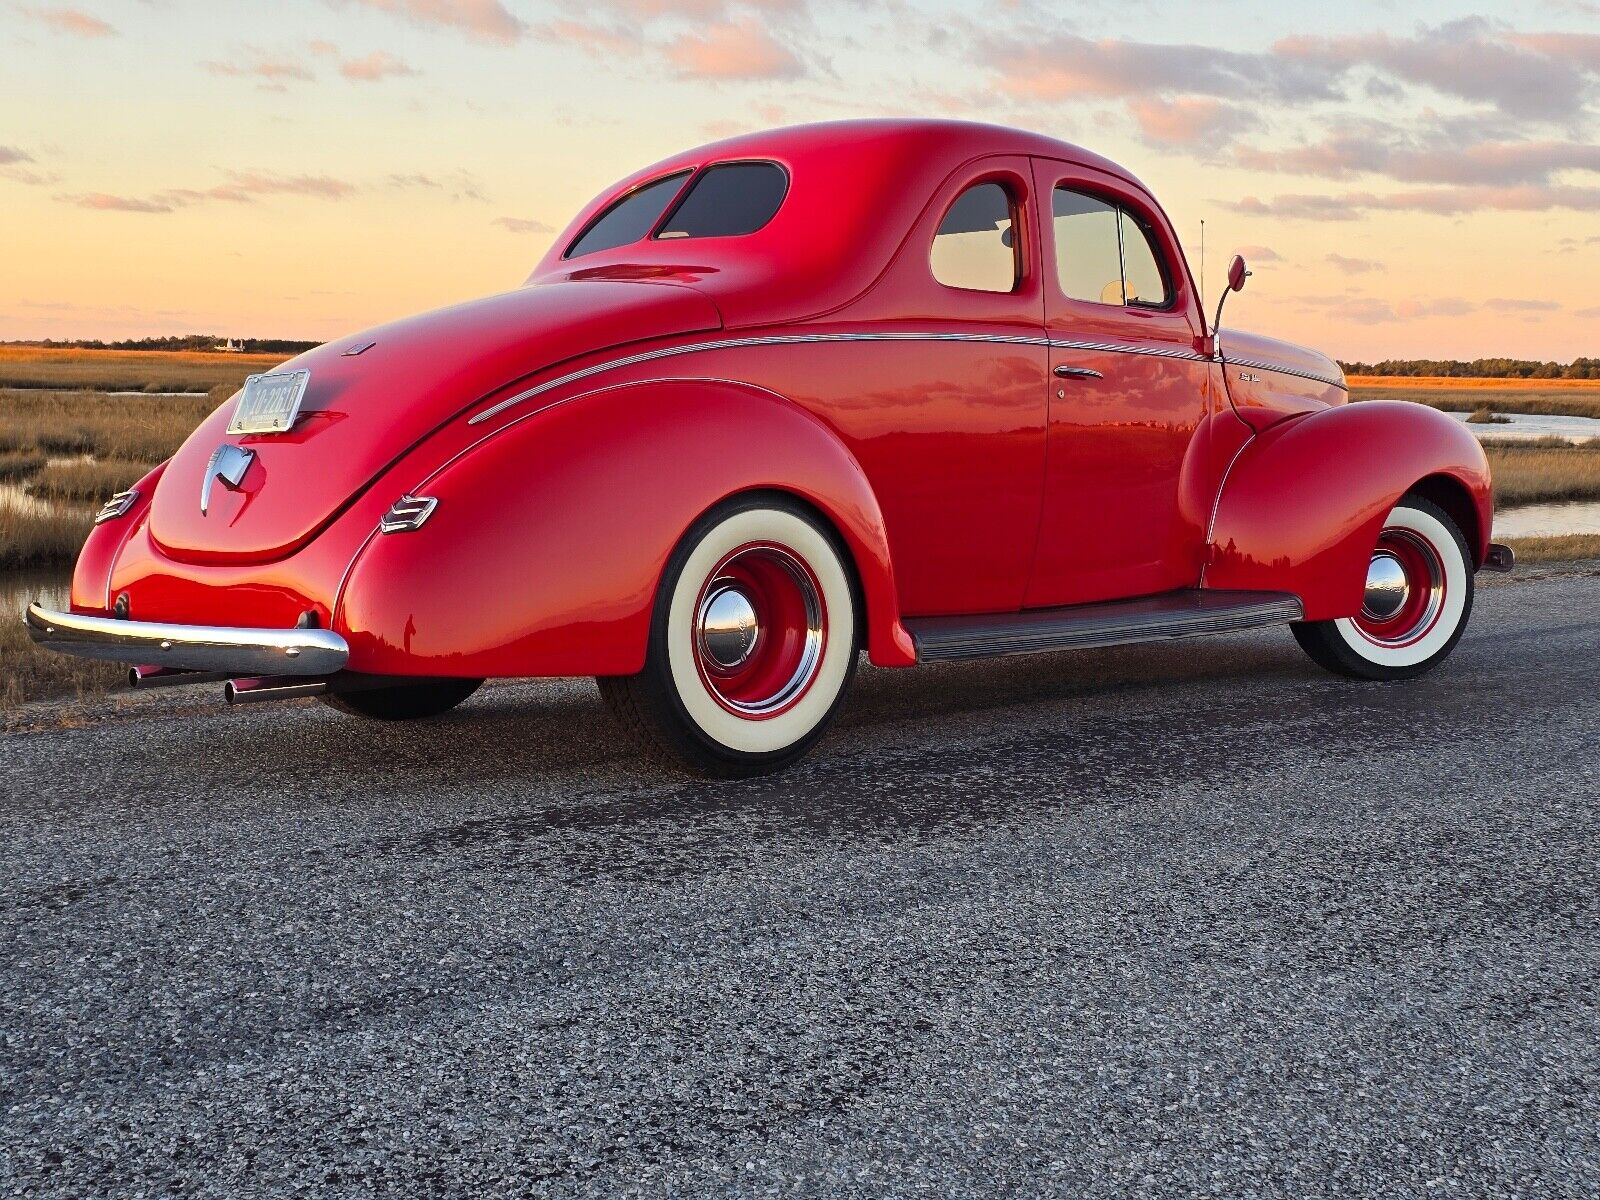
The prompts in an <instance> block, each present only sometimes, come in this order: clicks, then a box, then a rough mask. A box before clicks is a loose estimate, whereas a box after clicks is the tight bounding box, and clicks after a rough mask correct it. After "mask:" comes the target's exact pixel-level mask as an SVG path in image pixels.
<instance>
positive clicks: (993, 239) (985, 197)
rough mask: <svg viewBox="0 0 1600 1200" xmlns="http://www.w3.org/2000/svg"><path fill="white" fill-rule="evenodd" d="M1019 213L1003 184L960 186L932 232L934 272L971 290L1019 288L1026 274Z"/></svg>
mask: <svg viewBox="0 0 1600 1200" xmlns="http://www.w3.org/2000/svg"><path fill="white" fill-rule="evenodd" d="M1015 217H1016V204H1015V202H1014V201H1013V200H1012V198H1011V193H1010V192H1008V191H1007V190H1006V189H1005V186H1004V185H1002V184H998V183H979V184H974V185H973V186H972V187H969V188H968V189H967V190H966V191H964V192H962V193H961V195H959V196H957V197H956V202H955V203H954V204H952V205H951V206H950V210H949V211H948V212H946V213H945V215H944V220H943V221H941V222H939V232H938V233H936V234H934V236H933V248H932V250H931V252H930V253H929V265H930V266H931V267H932V269H933V277H934V278H935V279H937V280H938V281H939V282H940V283H942V284H944V285H945V286H946V287H953V288H965V289H966V290H967V291H972V292H1010V291H1015V290H1016V287H1017V283H1018V281H1019V280H1020V279H1021V277H1022V271H1021V265H1022V264H1021V260H1020V258H1019V257H1018V253H1017V239H1016V236H1015V234H1014V232H1013V229H1014V222H1015Z"/></svg>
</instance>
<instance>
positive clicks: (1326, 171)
mask: <svg viewBox="0 0 1600 1200" xmlns="http://www.w3.org/2000/svg"><path fill="white" fill-rule="evenodd" d="M1386 133H1388V134H1389V136H1390V137H1391V138H1392V137H1393V136H1394V135H1393V133H1392V131H1381V130H1377V129H1372V128H1368V127H1366V126H1365V125H1363V126H1360V127H1358V128H1356V129H1354V130H1352V131H1349V132H1344V133H1338V134H1335V135H1333V136H1332V137H1329V138H1327V139H1325V140H1323V141H1321V142H1316V143H1313V144H1311V145H1308V146H1298V147H1294V148H1292V149H1287V150H1260V149H1242V150H1240V151H1238V152H1237V154H1236V155H1235V160H1236V161H1237V162H1238V163H1239V165H1240V166H1243V167H1248V168H1251V169H1253V170H1263V171H1288V172H1292V173H1294V174H1299V175H1321V176H1324V177H1325V178H1329V179H1340V178H1344V177H1347V176H1349V175H1356V174H1365V173H1371V174H1382V175H1387V176H1389V177H1390V178H1391V179H1398V180H1400V181H1402V182H1405V183H1457V184H1486V185H1511V184H1521V183H1546V182H1548V181H1549V178H1550V176H1551V175H1553V174H1555V173H1556V172H1559V171H1600V145H1597V144H1595V143H1593V142H1564V141H1485V142H1475V143H1469V144H1466V145H1456V144H1440V145H1437V146H1430V147H1426V148H1420V149H1419V148H1416V147H1412V146H1405V145H1397V144H1394V141H1392V140H1389V141H1386V140H1385V134H1386Z"/></svg>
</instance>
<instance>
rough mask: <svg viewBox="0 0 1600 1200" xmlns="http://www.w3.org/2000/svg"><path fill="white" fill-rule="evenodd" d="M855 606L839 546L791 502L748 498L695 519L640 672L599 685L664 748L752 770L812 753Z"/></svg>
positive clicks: (635, 729) (715, 767)
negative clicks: (807, 751) (812, 746)
mask: <svg viewBox="0 0 1600 1200" xmlns="http://www.w3.org/2000/svg"><path fill="white" fill-rule="evenodd" d="M859 623H860V622H859V604H858V602H857V595H856V586H855V580H854V577H853V575H852V572H851V567H850V563H849V560H848V557H847V555H846V552H845V550H844V548H843V547H842V546H841V545H840V544H839V541H838V538H837V537H836V535H835V534H834V533H833V531H832V530H831V529H828V528H827V527H826V526H825V525H824V524H823V523H822V522H821V521H820V520H819V519H818V518H817V517H816V516H815V515H814V514H813V513H811V512H810V511H808V510H807V509H806V508H804V507H803V506H801V505H800V504H798V503H797V502H795V501H793V500H790V499H788V498H786V497H782V496H776V495H771V494H761V495H753V496H748V497H740V498H737V499H735V500H733V501H730V502H728V503H727V504H724V505H721V506H719V507H718V508H717V509H715V510H713V511H712V512H711V513H709V514H707V515H706V516H705V517H704V518H702V519H701V520H700V521H698V522H697V523H696V524H695V526H694V528H692V529H691V530H690V531H689V532H688V533H687V534H686V535H685V536H684V538H683V540H682V541H681V542H680V543H679V545H678V547H677V549H676V550H675V551H674V552H673V554H672V556H671V558H670V559H669V561H668V563H667V568H666V571H665V572H664V573H663V576H662V579H661V584H660V587H659V589H658V593H657V597H656V604H655V610H654V614H653V619H652V622H651V631H650V646H649V650H648V652H647V655H646V661H645V669H644V670H643V671H642V672H640V673H639V674H638V675H633V676H628V677H626V678H608V679H601V680H599V684H600V690H601V693H602V695H604V696H605V698H606V700H607V703H608V704H609V705H610V706H611V708H612V710H613V712H615V713H616V715H617V716H618V717H619V718H620V719H621V720H622V722H623V724H624V725H625V726H626V727H627V728H628V729H629V731H630V732H631V733H633V734H634V736H635V737H636V738H637V739H638V740H639V741H640V742H642V743H643V744H644V746H645V747H646V748H647V749H649V750H651V751H654V752H655V753H656V754H657V756H658V757H665V758H668V759H670V760H672V761H674V762H675V763H676V764H678V765H680V766H683V767H687V768H688V769H689V770H691V771H693V772H695V773H697V774H703V775H712V776H737V775H753V774H760V773H763V772H766V771H771V770H776V769H778V768H779V767H782V766H786V765H787V764H788V763H790V762H792V761H794V760H795V759H796V758H798V757H799V756H800V755H802V754H804V753H805V752H806V750H808V749H809V748H810V747H811V745H812V744H813V743H814V742H815V741H816V740H817V738H819V737H820V736H821V735H822V732H823V730H824V729H825V728H826V727H827V725H828V722H829V721H830V720H831V718H832V717H833V714H834V712H835V711H836V710H837V708H838V705H839V701H840V699H841V698H842V697H843V695H844V691H845V688H846V686H847V685H848V683H849V681H850V678H851V676H852V674H853V672H854V670H855V663H856V654H857V636H858V635H857V627H858V625H859Z"/></svg>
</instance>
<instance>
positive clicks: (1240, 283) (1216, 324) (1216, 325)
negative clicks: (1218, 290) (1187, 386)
mask: <svg viewBox="0 0 1600 1200" xmlns="http://www.w3.org/2000/svg"><path fill="white" fill-rule="evenodd" d="M1249 278H1250V268H1249V267H1247V266H1245V263H1244V256H1243V255H1240V254H1235V255H1234V256H1233V261H1232V262H1231V263H1229V264H1228V290H1227V291H1225V292H1223V293H1222V296H1221V298H1220V299H1218V301H1217V316H1216V319H1215V320H1213V321H1212V322H1211V333H1210V334H1209V335H1208V337H1209V339H1210V345H1211V352H1212V353H1213V354H1215V353H1216V352H1217V330H1219V329H1221V328H1222V306H1223V304H1224V303H1226V302H1227V299H1228V296H1229V295H1230V294H1232V293H1233V292H1238V291H1243V290H1244V281H1245V280H1246V279H1249Z"/></svg>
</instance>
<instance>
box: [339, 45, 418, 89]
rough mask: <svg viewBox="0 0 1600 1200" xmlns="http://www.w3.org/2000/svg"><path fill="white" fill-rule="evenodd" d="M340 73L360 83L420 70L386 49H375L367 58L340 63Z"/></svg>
mask: <svg viewBox="0 0 1600 1200" xmlns="http://www.w3.org/2000/svg"><path fill="white" fill-rule="evenodd" d="M339 74H341V75H343V76H344V77H345V78H346V79H353V80H356V81H357V82H359V83H377V82H379V81H380V80H384V79H392V78H395V77H398V76H402V75H417V74H420V72H419V71H418V70H417V69H416V68H415V67H412V66H410V65H408V64H406V63H404V62H402V61H401V60H400V59H398V58H396V57H395V56H394V55H392V54H390V53H388V52H387V51H384V50H374V51H373V52H372V53H371V54H369V55H367V56H366V57H365V58H352V59H347V60H345V61H344V62H342V63H340V64H339Z"/></svg>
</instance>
